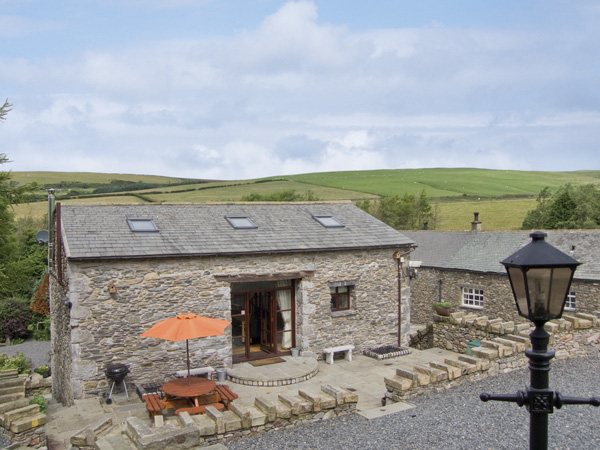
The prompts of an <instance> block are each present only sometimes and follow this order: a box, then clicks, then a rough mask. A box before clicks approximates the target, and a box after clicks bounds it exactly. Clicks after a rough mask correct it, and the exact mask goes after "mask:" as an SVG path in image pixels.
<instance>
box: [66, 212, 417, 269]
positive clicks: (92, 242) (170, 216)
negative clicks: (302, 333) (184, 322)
mask: <svg viewBox="0 0 600 450" xmlns="http://www.w3.org/2000/svg"><path fill="white" fill-rule="evenodd" d="M61 212H62V214H61V216H62V235H63V241H64V243H65V250H66V256H67V258H70V259H113V258H140V257H169V256H207V255H220V254H248V253H254V254H256V253H286V252H304V251H323V250H342V249H369V248H398V247H402V246H407V245H410V244H412V241H411V240H410V239H409V238H407V237H406V236H404V235H403V234H402V233H400V232H398V231H397V230H394V229H393V228H391V227H389V226H387V225H386V224H384V223H383V222H381V221H379V220H377V219H375V218H374V217H372V216H370V215H369V214H367V213H365V212H364V211H362V210H361V209H359V208H357V207H356V206H354V205H352V204H350V203H335V204H334V203H288V204H247V203H246V204H237V203H236V204H233V203H231V204H203V205H200V204H185V205H183V204H177V205H176V204H160V205H89V206H82V205H62V211H61ZM313 215H332V216H333V217H335V218H336V219H337V220H338V221H339V222H341V223H342V224H343V225H344V227H341V228H326V227H324V226H323V225H321V224H320V223H318V222H317V221H316V220H315V219H314V218H313ZM225 216H248V217H249V218H250V219H251V220H252V221H253V222H254V224H256V225H257V228H256V229H235V228H233V227H232V226H231V225H230V224H229V222H228V221H227V220H226V219H225ZM128 218H151V219H153V221H154V223H155V224H156V226H157V228H158V232H132V231H131V230H130V228H129V226H128V224H127V219H128Z"/></svg>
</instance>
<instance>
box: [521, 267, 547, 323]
mask: <svg viewBox="0 0 600 450" xmlns="http://www.w3.org/2000/svg"><path fill="white" fill-rule="evenodd" d="M551 281H552V269H550V268H547V267H544V268H541V269H529V270H528V271H527V289H528V291H529V318H530V319H531V320H545V319H548V317H549V315H550V308H549V305H548V303H549V301H550V294H551V289H552V288H551Z"/></svg>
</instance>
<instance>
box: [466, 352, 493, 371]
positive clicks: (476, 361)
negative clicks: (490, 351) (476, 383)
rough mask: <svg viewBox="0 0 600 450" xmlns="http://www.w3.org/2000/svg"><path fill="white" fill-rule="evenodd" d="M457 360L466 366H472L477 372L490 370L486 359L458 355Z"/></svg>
mask: <svg viewBox="0 0 600 450" xmlns="http://www.w3.org/2000/svg"><path fill="white" fill-rule="evenodd" d="M458 360H459V361H462V362H466V363H468V364H473V365H474V366H475V367H476V368H477V370H478V371H479V370H488V369H489V368H490V361H489V360H488V359H481V358H476V357H474V356H469V355H458Z"/></svg>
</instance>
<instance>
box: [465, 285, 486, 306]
mask: <svg viewBox="0 0 600 450" xmlns="http://www.w3.org/2000/svg"><path fill="white" fill-rule="evenodd" d="M462 306H466V307H467V308H475V309H481V308H483V289H477V288H470V287H463V288H462Z"/></svg>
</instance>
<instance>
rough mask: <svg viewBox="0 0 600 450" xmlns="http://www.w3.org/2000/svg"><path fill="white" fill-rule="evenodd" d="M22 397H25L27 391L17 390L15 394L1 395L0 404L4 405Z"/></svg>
mask: <svg viewBox="0 0 600 450" xmlns="http://www.w3.org/2000/svg"><path fill="white" fill-rule="evenodd" d="M20 398H25V391H23V392H15V393H13V394H4V395H0V405H2V404H4V403H9V402H13V401H15V400H18V399H20Z"/></svg>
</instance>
